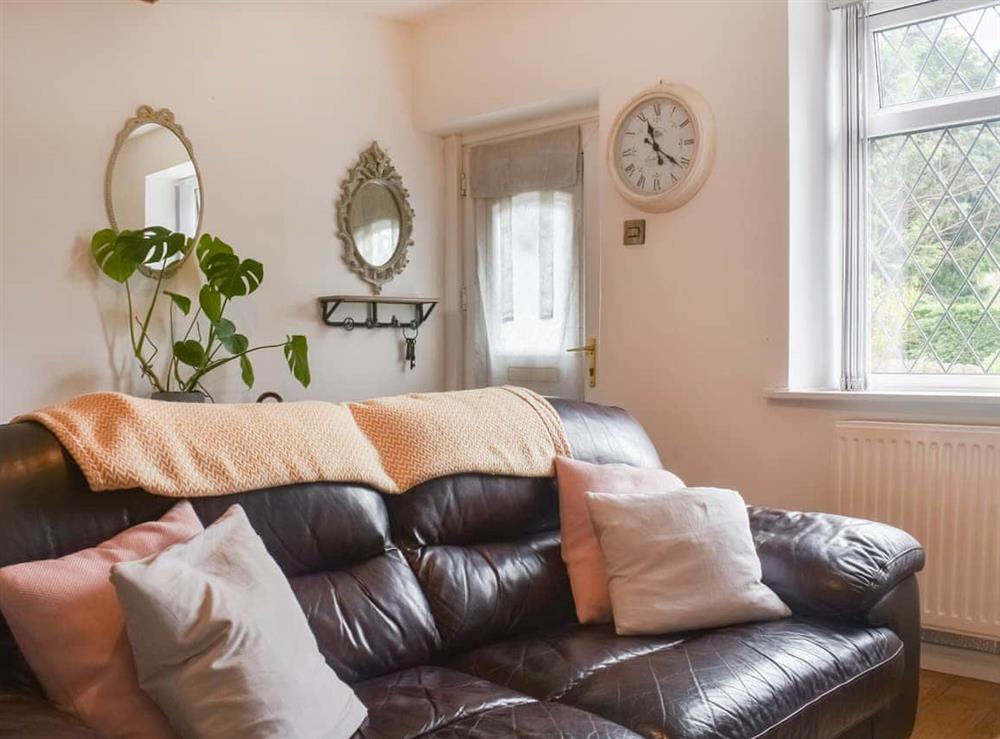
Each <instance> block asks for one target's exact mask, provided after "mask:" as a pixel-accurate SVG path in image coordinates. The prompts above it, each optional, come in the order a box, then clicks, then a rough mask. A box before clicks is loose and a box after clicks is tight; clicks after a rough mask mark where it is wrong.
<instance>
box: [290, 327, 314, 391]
mask: <svg viewBox="0 0 1000 739" xmlns="http://www.w3.org/2000/svg"><path fill="white" fill-rule="evenodd" d="M285 361H286V362H288V369H289V370H290V371H291V373H292V376H293V377H294V378H295V379H296V380H298V381H299V382H300V383H301V384H302V387H309V383H310V382H311V380H312V378H311V377H310V375H309V344H308V342H306V337H305V336H301V335H299V334H295V335H293V336H289V337H287V340H286V341H285Z"/></svg>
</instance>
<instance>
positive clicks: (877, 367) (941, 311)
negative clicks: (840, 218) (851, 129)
mask: <svg viewBox="0 0 1000 739" xmlns="http://www.w3.org/2000/svg"><path fill="white" fill-rule="evenodd" d="M956 11H957V12H956ZM868 57H869V93H868V100H867V106H868V147H867V172H868V178H867V188H868V196H867V202H868V208H867V226H868V236H867V241H868V261H869V279H868V310H869V316H870V327H869V330H870V357H871V359H870V361H871V373H872V381H873V383H874V384H876V385H878V384H881V385H882V386H890V385H893V384H895V385H919V384H927V385H928V386H933V387H954V388H959V387H963V386H979V387H983V386H987V387H994V388H1000V2H997V1H995V0H994V1H993V2H961V3H956V2H949V3H942V2H930V3H923V4H920V5H915V6H907V7H903V8H901V9H897V10H894V11H890V12H886V13H881V14H877V15H872V16H871V17H870V18H869V46H868ZM977 376H978V377H977Z"/></svg>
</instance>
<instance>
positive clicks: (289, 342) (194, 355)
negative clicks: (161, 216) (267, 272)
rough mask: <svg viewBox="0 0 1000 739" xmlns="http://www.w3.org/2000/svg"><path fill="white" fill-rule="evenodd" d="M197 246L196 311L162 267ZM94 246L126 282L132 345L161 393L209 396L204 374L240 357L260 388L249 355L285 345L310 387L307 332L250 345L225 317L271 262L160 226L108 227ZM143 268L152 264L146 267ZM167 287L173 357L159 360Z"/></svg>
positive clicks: (248, 379) (297, 374)
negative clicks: (143, 292)
mask: <svg viewBox="0 0 1000 739" xmlns="http://www.w3.org/2000/svg"><path fill="white" fill-rule="evenodd" d="M192 247H193V248H194V251H195V257H196V258H197V262H198V268H199V270H200V271H201V275H202V277H203V282H204V284H202V286H201V289H200V290H199V291H198V302H197V307H196V310H195V311H194V313H192V311H191V309H192V307H193V302H192V300H191V298H189V297H187V296H185V295H181V294H180V293H177V292H171V291H169V290H164V289H163V282H164V279H165V277H164V272H163V270H162V269H158V268H157V267H158V266H159V265H163V264H169V263H170V262H171V261H173V260H174V259H176V258H177V255H179V254H181V255H182V254H186V253H187V252H188V251H189V250H190V249H191V248H192ZM90 250H91V253H93V255H94V259H95V260H97V264H98V266H99V267H100V268H101V271H102V272H104V274H106V275H107V276H108V277H110V278H111V279H112V280H114V281H115V282H118V283H120V284H122V285H124V287H125V295H126V297H127V299H128V319H129V339H130V341H131V346H132V352H133V353H134V354H135V358H136V361H137V362H138V363H139V367H140V369H141V371H142V375H143V377H145V378H146V379H147V380H148V381H149V384H150V385H151V386H152V387H153V390H154V391H155V392H157V393H169V392H181V393H192V392H203V393H205V395H209V393H208V391H207V390H205V386H204V384H203V382H204V379H205V376H206V375H208V374H209V373H210V372H212V371H214V370H216V369H218V368H219V367H222V366H223V365H226V364H229V363H230V362H239V364H240V374H241V376H242V378H243V382H244V383H245V384H246V386H247V387H248V388H250V387H253V384H254V372H253V364H252V363H251V361H250V355H251V354H252V353H253V352H259V351H262V350H264V349H278V348H280V349H283V350H284V353H285V360H286V361H287V362H288V369H289V371H290V372H291V373H292V376H293V377H294V378H295V379H296V380H298V381H299V382H300V383H301V384H302V386H303V387H308V385H309V380H310V377H309V347H308V344H307V342H306V337H305V336H301V335H289V336H286V337H285V340H284V341H283V342H281V343H278V344H265V345H262V346H254V347H251V346H250V340H249V339H248V338H247V337H246V336H245V335H244V334H241V333H240V332H239V331H238V330H237V328H236V326H235V324H234V323H233V322H232V321H231V320H230V319H228V318H226V317H225V313H226V309H227V308H228V307H229V305H230V303H231V302H232V301H233V300H236V299H237V298H243V297H246V296H248V295H250V294H251V293H253V292H254V291H256V290H257V288H259V287H260V285H261V283H262V282H263V281H264V265H263V264H261V263H260V262H258V261H257V260H255V259H241V258H240V257H239V256H237V255H236V254H235V253H234V252H233V249H232V247H230V246H229V245H228V244H226V243H225V242H223V241H222V240H221V239H218V238H216V237H214V236H211V235H209V234H205V235H203V236H202V237H201V238H200V239H198V242H197V244H194V243H192V240H191V239H189V238H188V237H187V236H185V235H184V234H181V233H174V232H172V231H170V230H168V229H166V228H162V227H159V226H155V227H151V228H144V229H142V230H139V231H116V230H114V229H110V228H106V229H102V230H101V231H98V232H97V233H95V234H94V237H93V239H92V240H91V242H90ZM144 267H145V268H146V269H145V270H143V269H141V268H144ZM144 271H145V272H148V273H150V274H154V276H153V277H151V278H148V279H152V280H153V281H154V282H155V287H154V289H153V294H152V297H151V298H150V300H149V305H148V306H146V308H145V310H141V311H136V307H135V304H134V303H133V293H132V287H131V285H130V280H131V279H132V278H133V277H134V276H135V275H136V273H140V274H142V272H144ZM143 279H147V278H145V277H143ZM161 293H162V294H163V295H166V296H167V297H168V298H169V299H170V307H169V331H170V337H169V347H170V352H169V356H168V357H167V359H166V362H163V360H162V359H160V360H157V358H158V357H160V356H161V354H160V348H159V346H158V344H157V343H156V342H154V340H153V337H152V336H151V335H150V322H151V320H152V317H153V315H154V312H155V308H156V304H157V299H158V298H159V297H160V295H161ZM177 313H180V314H181V316H177V315H176V314H177ZM178 321H179V323H180V325H179V326H178V325H176V324H177V323H178ZM157 367H159V368H160V369H159V370H157ZM209 397H211V396H210V395H209Z"/></svg>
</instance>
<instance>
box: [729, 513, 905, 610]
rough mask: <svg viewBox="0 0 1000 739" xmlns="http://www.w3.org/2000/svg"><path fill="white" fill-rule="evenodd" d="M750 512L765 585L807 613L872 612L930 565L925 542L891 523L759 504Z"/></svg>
mask: <svg viewBox="0 0 1000 739" xmlns="http://www.w3.org/2000/svg"><path fill="white" fill-rule="evenodd" d="M747 513H748V514H749V515H750V529H751V530H752V532H753V537H754V543H755V545H756V547H757V554H758V556H759V557H760V563H761V569H762V570H763V574H764V583H765V584H766V585H767V586H768V587H770V588H771V589H772V590H774V591H775V592H776V593H777V594H778V595H779V596H780V597H781V599H782V600H784V601H785V603H787V604H788V605H789V607H790V608H791V609H792V610H793V611H796V612H799V613H807V614H812V615H818V616H832V617H844V616H856V615H860V614H863V613H866V612H868V611H869V610H870V609H871V608H872V607H873V606H874V605H875V604H876V603H877V602H879V600H881V599H882V597H883V596H885V595H886V594H887V593H888V592H889V591H890V590H892V589H893V588H894V587H895V586H896V585H897V584H899V583H900V582H902V581H903V580H904V579H906V578H907V577H909V576H910V575H912V574H914V573H916V572H919V571H920V570H921V569H923V566H924V550H923V548H922V547H921V546H920V544H919V543H918V542H917V540H916V539H914V538H913V537H912V536H910V535H909V534H907V533H906V532H905V531H901V530H899V529H897V528H894V527H892V526H887V525H886V524H881V523H875V522H873V521H865V520H863V519H860V518H847V517H845V516H837V515H834V514H831V513H799V512H796V511H784V510H779V509H776V508H759V507H755V506H749V507H748V508H747Z"/></svg>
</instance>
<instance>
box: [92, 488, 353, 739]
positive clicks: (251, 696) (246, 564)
mask: <svg viewBox="0 0 1000 739" xmlns="http://www.w3.org/2000/svg"><path fill="white" fill-rule="evenodd" d="M111 581H112V584H113V585H114V587H115V590H116V591H117V593H118V599H119V602H120V603H121V606H122V611H123V613H124V615H125V625H126V629H127V631H128V637H129V641H130V642H131V644H132V651H133V653H134V655H135V662H136V668H137V672H138V675H139V684H140V686H141V687H142V689H143V690H144V691H146V692H147V693H148V694H149V695H150V696H151V697H152V698H153V700H154V701H155V702H156V703H157V704H158V705H159V706H160V708H161V709H162V710H163V712H164V713H165V714H166V716H167V719H168V720H169V721H170V723H171V725H172V726H173V727H174V729H176V731H177V733H178V734H180V736H181V737H183V738H184V739H195V738H197V739H209V738H210V739H230V738H232V739H236V738H237V737H239V738H240V739H265V738H266V739H278V738H279V737H280V738H281V739H290V738H291V737H295V739H341V738H346V737H349V736H351V734H353V733H354V731H355V730H356V729H357V728H358V726H359V725H360V724H361V722H362V721H364V719H365V716H366V715H367V712H366V710H365V708H364V706H363V705H362V704H361V702H360V701H359V700H358V699H357V697H356V696H355V695H354V693H353V691H351V689H350V688H349V687H348V686H347V685H345V684H344V683H343V682H341V680H340V679H339V678H338V677H337V675H336V674H334V672H333V670H331V669H330V667H329V666H328V665H327V664H326V662H325V661H324V659H323V657H322V655H321V654H320V652H319V649H318V647H317V645H316V638H315V637H314V636H313V633H312V631H311V630H310V629H309V625H308V623H307V622H306V618H305V614H303V612H302V609H301V607H300V606H299V604H298V601H297V600H296V599H295V595H294V594H293V593H292V589H291V587H290V586H289V584H288V581H287V580H286V579H285V576H284V574H282V572H281V570H280V568H279V567H278V565H277V563H275V561H274V560H273V559H272V558H271V556H270V555H269V554H268V552H267V549H265V548H264V543H263V542H262V541H261V539H260V537H259V536H257V534H256V532H255V531H254V530H253V528H252V527H251V526H250V522H249V521H248V520H247V517H246V514H245V513H244V512H243V509H242V508H240V507H239V506H233V507H232V508H230V509H229V510H228V511H226V513H225V514H223V515H222V516H221V517H220V518H219V520H218V521H216V522H215V523H214V524H212V525H211V526H209V527H208V528H207V529H205V531H204V532H203V533H201V534H198V535H197V536H195V537H193V538H191V539H189V540H188V541H186V542H185V543H183V544H178V545H175V546H172V547H169V548H168V549H165V550H164V551H162V552H160V553H159V554H156V555H154V556H152V557H147V558H146V559H142V560H139V561H136V562H125V563H122V564H118V565H115V567H114V568H113V570H112V576H111Z"/></svg>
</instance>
